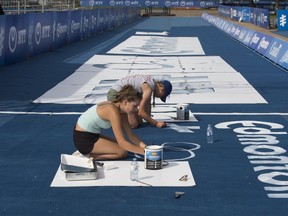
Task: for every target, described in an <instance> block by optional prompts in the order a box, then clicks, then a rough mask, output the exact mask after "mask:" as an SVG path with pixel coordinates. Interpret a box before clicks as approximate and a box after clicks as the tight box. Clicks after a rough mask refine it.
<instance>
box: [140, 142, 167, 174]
mask: <svg viewBox="0 0 288 216" xmlns="http://www.w3.org/2000/svg"><path fill="white" fill-rule="evenodd" d="M144 162H145V163H144V164H145V168H146V169H151V170H157V169H162V166H163V147H162V146H158V145H150V146H146V148H145V161H144Z"/></svg>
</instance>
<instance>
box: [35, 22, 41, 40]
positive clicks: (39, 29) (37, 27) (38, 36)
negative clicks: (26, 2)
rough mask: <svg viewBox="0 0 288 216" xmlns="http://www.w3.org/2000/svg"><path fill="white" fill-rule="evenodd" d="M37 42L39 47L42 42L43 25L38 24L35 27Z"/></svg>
mask: <svg viewBox="0 0 288 216" xmlns="http://www.w3.org/2000/svg"><path fill="white" fill-rule="evenodd" d="M35 41H36V44H37V45H39V44H40V41H41V23H39V22H38V23H37V24H36V26H35Z"/></svg>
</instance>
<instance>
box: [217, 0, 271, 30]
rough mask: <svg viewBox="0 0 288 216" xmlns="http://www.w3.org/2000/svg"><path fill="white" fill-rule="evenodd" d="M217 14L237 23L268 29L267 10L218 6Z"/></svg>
mask: <svg viewBox="0 0 288 216" xmlns="http://www.w3.org/2000/svg"><path fill="white" fill-rule="evenodd" d="M218 13H219V15H221V16H225V17H228V18H229V17H230V18H231V19H233V20H237V21H239V22H251V23H253V24H254V25H257V26H260V27H262V28H266V29H268V28H269V24H270V18H269V10H268V9H261V8H250V7H230V6H223V5H220V6H219V9H218Z"/></svg>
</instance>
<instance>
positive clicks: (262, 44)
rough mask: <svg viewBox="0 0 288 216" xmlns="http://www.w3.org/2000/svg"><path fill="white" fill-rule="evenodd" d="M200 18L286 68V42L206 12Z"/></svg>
mask: <svg viewBox="0 0 288 216" xmlns="http://www.w3.org/2000/svg"><path fill="white" fill-rule="evenodd" d="M202 18H203V19H205V20H207V21H208V22H209V23H211V24H212V25H214V26H216V27H217V28H219V29H220V30H222V31H224V32H225V33H227V34H228V35H230V36H231V37H233V38H235V39H237V40H238V41H240V42H242V43H243V44H245V45H246V46H248V47H249V48H251V49H253V50H254V51H256V52H258V53H259V54H261V55H262V56H265V57H266V58H268V59H269V60H271V61H272V62H274V63H276V64H277V65H279V66H281V67H283V68H285V69H286V70H288V42H286V41H284V40H281V39H278V38H274V37H272V36H270V35H266V34H263V33H261V32H257V31H254V30H250V29H247V28H244V27H242V26H238V25H236V24H234V23H231V22H228V21H226V20H222V19H221V18H219V17H215V16H212V15H209V14H206V13H204V14H203V15H202Z"/></svg>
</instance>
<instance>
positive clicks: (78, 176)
mask: <svg viewBox="0 0 288 216" xmlns="http://www.w3.org/2000/svg"><path fill="white" fill-rule="evenodd" d="M61 170H62V171H64V172H65V175H66V179H67V180H68V181H79V180H93V179H97V165H96V162H95V161H93V160H91V159H89V158H85V157H78V156H73V155H67V154H62V155H61Z"/></svg>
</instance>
